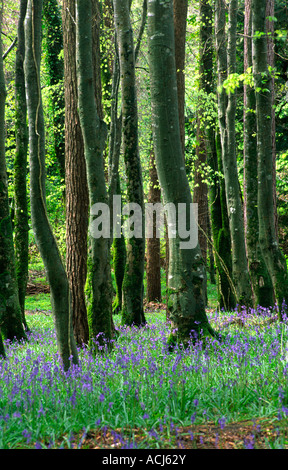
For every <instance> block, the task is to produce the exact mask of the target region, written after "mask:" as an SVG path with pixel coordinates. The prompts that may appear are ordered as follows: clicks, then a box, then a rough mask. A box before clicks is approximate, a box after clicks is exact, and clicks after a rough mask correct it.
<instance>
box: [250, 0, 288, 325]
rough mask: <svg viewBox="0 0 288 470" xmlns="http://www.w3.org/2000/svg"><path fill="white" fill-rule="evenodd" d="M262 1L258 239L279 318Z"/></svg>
mask: <svg viewBox="0 0 288 470" xmlns="http://www.w3.org/2000/svg"><path fill="white" fill-rule="evenodd" d="M266 3H267V2H263V1H260V0H252V25H253V49H252V57H253V76H254V85H255V90H256V119H257V153H258V217H259V240H260V246H261V249H262V254H263V257H264V260H265V262H266V266H267V268H268V271H269V274H270V276H271V279H272V284H273V287H274V292H275V297H276V301H277V305H278V315H279V319H280V320H281V319H282V306H283V302H287V291H288V275H287V266H286V260H285V257H284V255H283V254H282V252H281V249H280V247H279V244H278V241H277V234H276V230H275V205H274V198H273V176H272V175H273V151H272V150H273V144H272V77H271V74H270V72H269V69H268V56H267V39H266V22H265V18H266ZM263 33H264V34H263Z"/></svg>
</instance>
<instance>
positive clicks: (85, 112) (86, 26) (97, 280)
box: [76, 0, 114, 349]
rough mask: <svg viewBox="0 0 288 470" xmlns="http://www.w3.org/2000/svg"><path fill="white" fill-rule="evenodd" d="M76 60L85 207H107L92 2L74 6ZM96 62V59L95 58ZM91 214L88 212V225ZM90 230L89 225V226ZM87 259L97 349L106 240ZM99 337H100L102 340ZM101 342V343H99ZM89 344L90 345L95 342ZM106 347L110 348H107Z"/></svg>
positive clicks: (108, 317)
mask: <svg viewBox="0 0 288 470" xmlns="http://www.w3.org/2000/svg"><path fill="white" fill-rule="evenodd" d="M76 12H77V13H76V58H77V62H76V63H77V82H78V103H79V116H80V123H81V129H82V133H83V138H84V151H85V161H86V170H87V180H88V188H89V203H90V207H91V209H92V206H93V205H94V204H96V203H103V204H106V205H108V195H107V191H106V183H105V174H104V161H103V151H104V146H105V142H106V135H107V130H106V124H105V123H104V122H103V121H102V120H100V118H99V115H98V111H97V105H96V98H95V75H94V67H93V58H94V57H93V41H92V1H91V0H81V1H77V2H76ZM98 60H99V57H98ZM92 222H93V213H92V212H91V224H92ZM91 226H92V225H91ZM89 241H90V250H91V254H90V259H89V265H88V278H87V292H88V293H89V300H88V302H89V305H88V324H89V332H90V343H91V346H92V348H94V347H95V348H96V349H97V342H98V341H99V342H100V347H101V346H103V341H109V340H111V338H112V335H113V332H114V328H113V323H112V286H111V271H110V253H109V250H110V238H109V236H108V237H105V236H100V237H99V238H96V237H95V236H94V235H93V233H92V231H91V236H90V240H89ZM99 335H103V337H101V336H100V338H99ZM102 340H103V341H102ZM95 341H96V343H95V344H93V342H95ZM108 346H109V347H110V345H109V344H108Z"/></svg>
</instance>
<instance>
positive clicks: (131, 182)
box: [114, 0, 145, 326]
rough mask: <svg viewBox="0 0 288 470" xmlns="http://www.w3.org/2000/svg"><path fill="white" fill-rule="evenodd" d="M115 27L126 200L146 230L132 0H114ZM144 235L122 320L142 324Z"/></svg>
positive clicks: (129, 267) (133, 252)
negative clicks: (138, 215) (117, 49)
mask: <svg viewBox="0 0 288 470" xmlns="http://www.w3.org/2000/svg"><path fill="white" fill-rule="evenodd" d="M114 15H115V29H116V34H117V41H118V47H119V60H120V77H121V79H120V81H121V92H122V95H121V96H122V136H123V154H124V162H125V170H126V176H127V202H128V203H132V204H135V203H136V204H138V206H139V208H140V209H141V211H142V214H141V215H142V220H141V221H142V230H144V196H143V183H142V174H141V164H140V156H139V147H138V112H137V96H136V82H135V55H134V44H133V31H132V26H131V22H130V2H129V0H121V1H120V0H114ZM144 257H145V237H144V236H143V234H142V237H139V238H137V237H135V236H133V237H129V238H128V240H127V261H126V267H125V274H124V280H123V286H122V289H123V305H122V321H123V323H124V324H127V325H132V324H135V325H137V326H140V325H141V324H143V323H145V316H144V310H143V278H144Z"/></svg>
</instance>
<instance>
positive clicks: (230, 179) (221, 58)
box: [215, 0, 253, 307]
mask: <svg viewBox="0 0 288 470" xmlns="http://www.w3.org/2000/svg"><path fill="white" fill-rule="evenodd" d="M237 8H238V1H237V0H231V1H230V3H229V23H228V45H227V48H226V45H225V21H226V20H225V3H224V1H222V0H218V1H217V4H216V26H215V27H216V47H217V61H218V85H219V89H220V90H221V91H220V92H219V97H218V114H219V126H220V135H221V148H222V159H223V170H224V177H225V189H226V200H227V208H228V217H229V227H230V235H231V247H232V272H233V281H234V284H235V291H236V293H237V303H238V304H240V305H245V306H246V307H250V306H252V305H253V297H252V289H251V284H250V278H249V272H248V263H247V257H246V249H245V238H244V219H243V211H242V205H241V198H240V191H239V181H238V172H237V157H236V140H235V113H236V94H235V93H231V92H229V93H228V97H226V91H225V89H224V88H223V81H224V79H225V78H226V76H227V72H228V74H232V73H235V67H236V27H237ZM226 55H227V61H226Z"/></svg>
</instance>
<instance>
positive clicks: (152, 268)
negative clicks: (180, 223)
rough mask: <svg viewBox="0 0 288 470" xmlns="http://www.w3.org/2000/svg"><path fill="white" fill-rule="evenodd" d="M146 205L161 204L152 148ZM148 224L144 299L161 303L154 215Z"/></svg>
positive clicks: (158, 244) (158, 250)
mask: <svg viewBox="0 0 288 470" xmlns="http://www.w3.org/2000/svg"><path fill="white" fill-rule="evenodd" d="M148 203H149V204H160V203H161V189H160V186H159V181H158V175H157V169H156V164H155V153H154V149H153V148H152V149H151V150H150V163H149V193H148ZM150 222H151V224H153V228H152V232H153V237H152V238H147V264H146V279H147V292H146V298H147V300H148V302H151V301H158V302H161V270H160V238H159V237H157V233H156V217H155V214H153V221H150Z"/></svg>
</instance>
